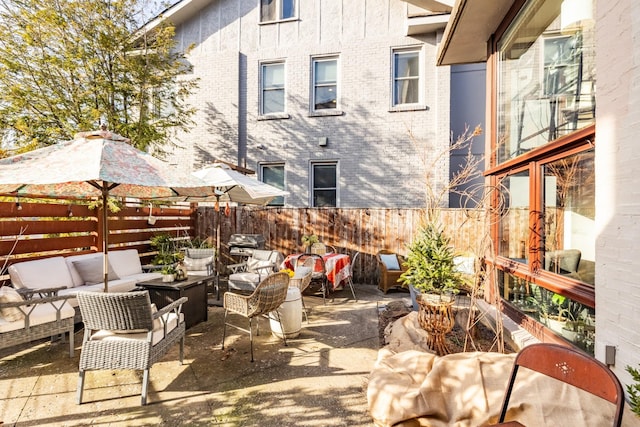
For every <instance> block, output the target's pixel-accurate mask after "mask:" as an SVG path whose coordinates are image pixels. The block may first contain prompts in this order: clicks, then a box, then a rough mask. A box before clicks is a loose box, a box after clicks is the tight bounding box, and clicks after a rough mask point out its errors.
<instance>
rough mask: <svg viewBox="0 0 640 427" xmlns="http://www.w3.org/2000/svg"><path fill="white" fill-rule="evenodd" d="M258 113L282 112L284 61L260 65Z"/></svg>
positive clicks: (283, 106)
mask: <svg viewBox="0 0 640 427" xmlns="http://www.w3.org/2000/svg"><path fill="white" fill-rule="evenodd" d="M260 69H261V72H260V114H261V115H268V114H277V113H284V111H285V109H284V108H285V105H284V96H285V86H284V62H274V63H268V64H262V65H261V66H260Z"/></svg>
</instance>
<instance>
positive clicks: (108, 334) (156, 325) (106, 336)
mask: <svg viewBox="0 0 640 427" xmlns="http://www.w3.org/2000/svg"><path fill="white" fill-rule="evenodd" d="M162 318H163V319H164V321H165V322H166V323H167V333H168V332H171V331H172V330H174V329H175V328H176V327H177V326H178V324H179V323H178V316H177V315H176V313H175V312H173V311H171V312H169V313H165V314H164V315H162ZM182 321H184V314H183V313H180V322H182ZM163 338H164V326H163V324H162V322H156V321H154V322H153V336H152V338H151V345H156V344H158V343H159V342H160V341H161V340H162V339H163ZM89 339H90V340H91V341H98V340H104V341H114V340H138V341H146V340H147V332H141V333H125V332H116V331H107V330H100V331H97V332H95V333H94V334H93V335H91V338H89Z"/></svg>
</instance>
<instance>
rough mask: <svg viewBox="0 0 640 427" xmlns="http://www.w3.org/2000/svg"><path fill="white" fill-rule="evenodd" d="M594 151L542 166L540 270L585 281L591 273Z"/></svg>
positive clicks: (593, 269) (590, 281)
mask: <svg viewBox="0 0 640 427" xmlns="http://www.w3.org/2000/svg"><path fill="white" fill-rule="evenodd" d="M594 167H595V165H594V151H589V152H586V153H580V154H577V155H574V156H571V157H567V158H564V159H561V160H558V161H556V162H553V163H550V164H548V165H546V166H545V167H544V207H543V209H544V221H545V224H544V231H545V255H544V264H543V265H544V269H545V270H547V271H552V272H554V273H557V274H561V275H564V276H569V277H572V278H574V279H577V280H581V281H583V282H585V283H590V284H593V283H594V273H595V262H594V261H595V242H596V236H595V170H594Z"/></svg>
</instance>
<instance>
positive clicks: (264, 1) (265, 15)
mask: <svg viewBox="0 0 640 427" xmlns="http://www.w3.org/2000/svg"><path fill="white" fill-rule="evenodd" d="M276 18H277V17H276V0H261V7H260V19H261V21H275V20H276Z"/></svg>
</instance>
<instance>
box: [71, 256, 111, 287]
mask: <svg viewBox="0 0 640 427" xmlns="http://www.w3.org/2000/svg"><path fill="white" fill-rule="evenodd" d="M102 264H103V262H102V256H99V257H91V258H87V259H81V260H78V261H73V266H74V267H75V269H76V270H77V271H78V274H80V277H81V278H82V281H83V282H84V284H85V285H95V284H98V283H103V282H104V272H103V268H104V266H103V265H102ZM108 273H109V281H111V280H117V279H119V278H120V276H118V275H117V274H116V272H115V271H114V270H113V267H112V266H111V263H109V270H108Z"/></svg>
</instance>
